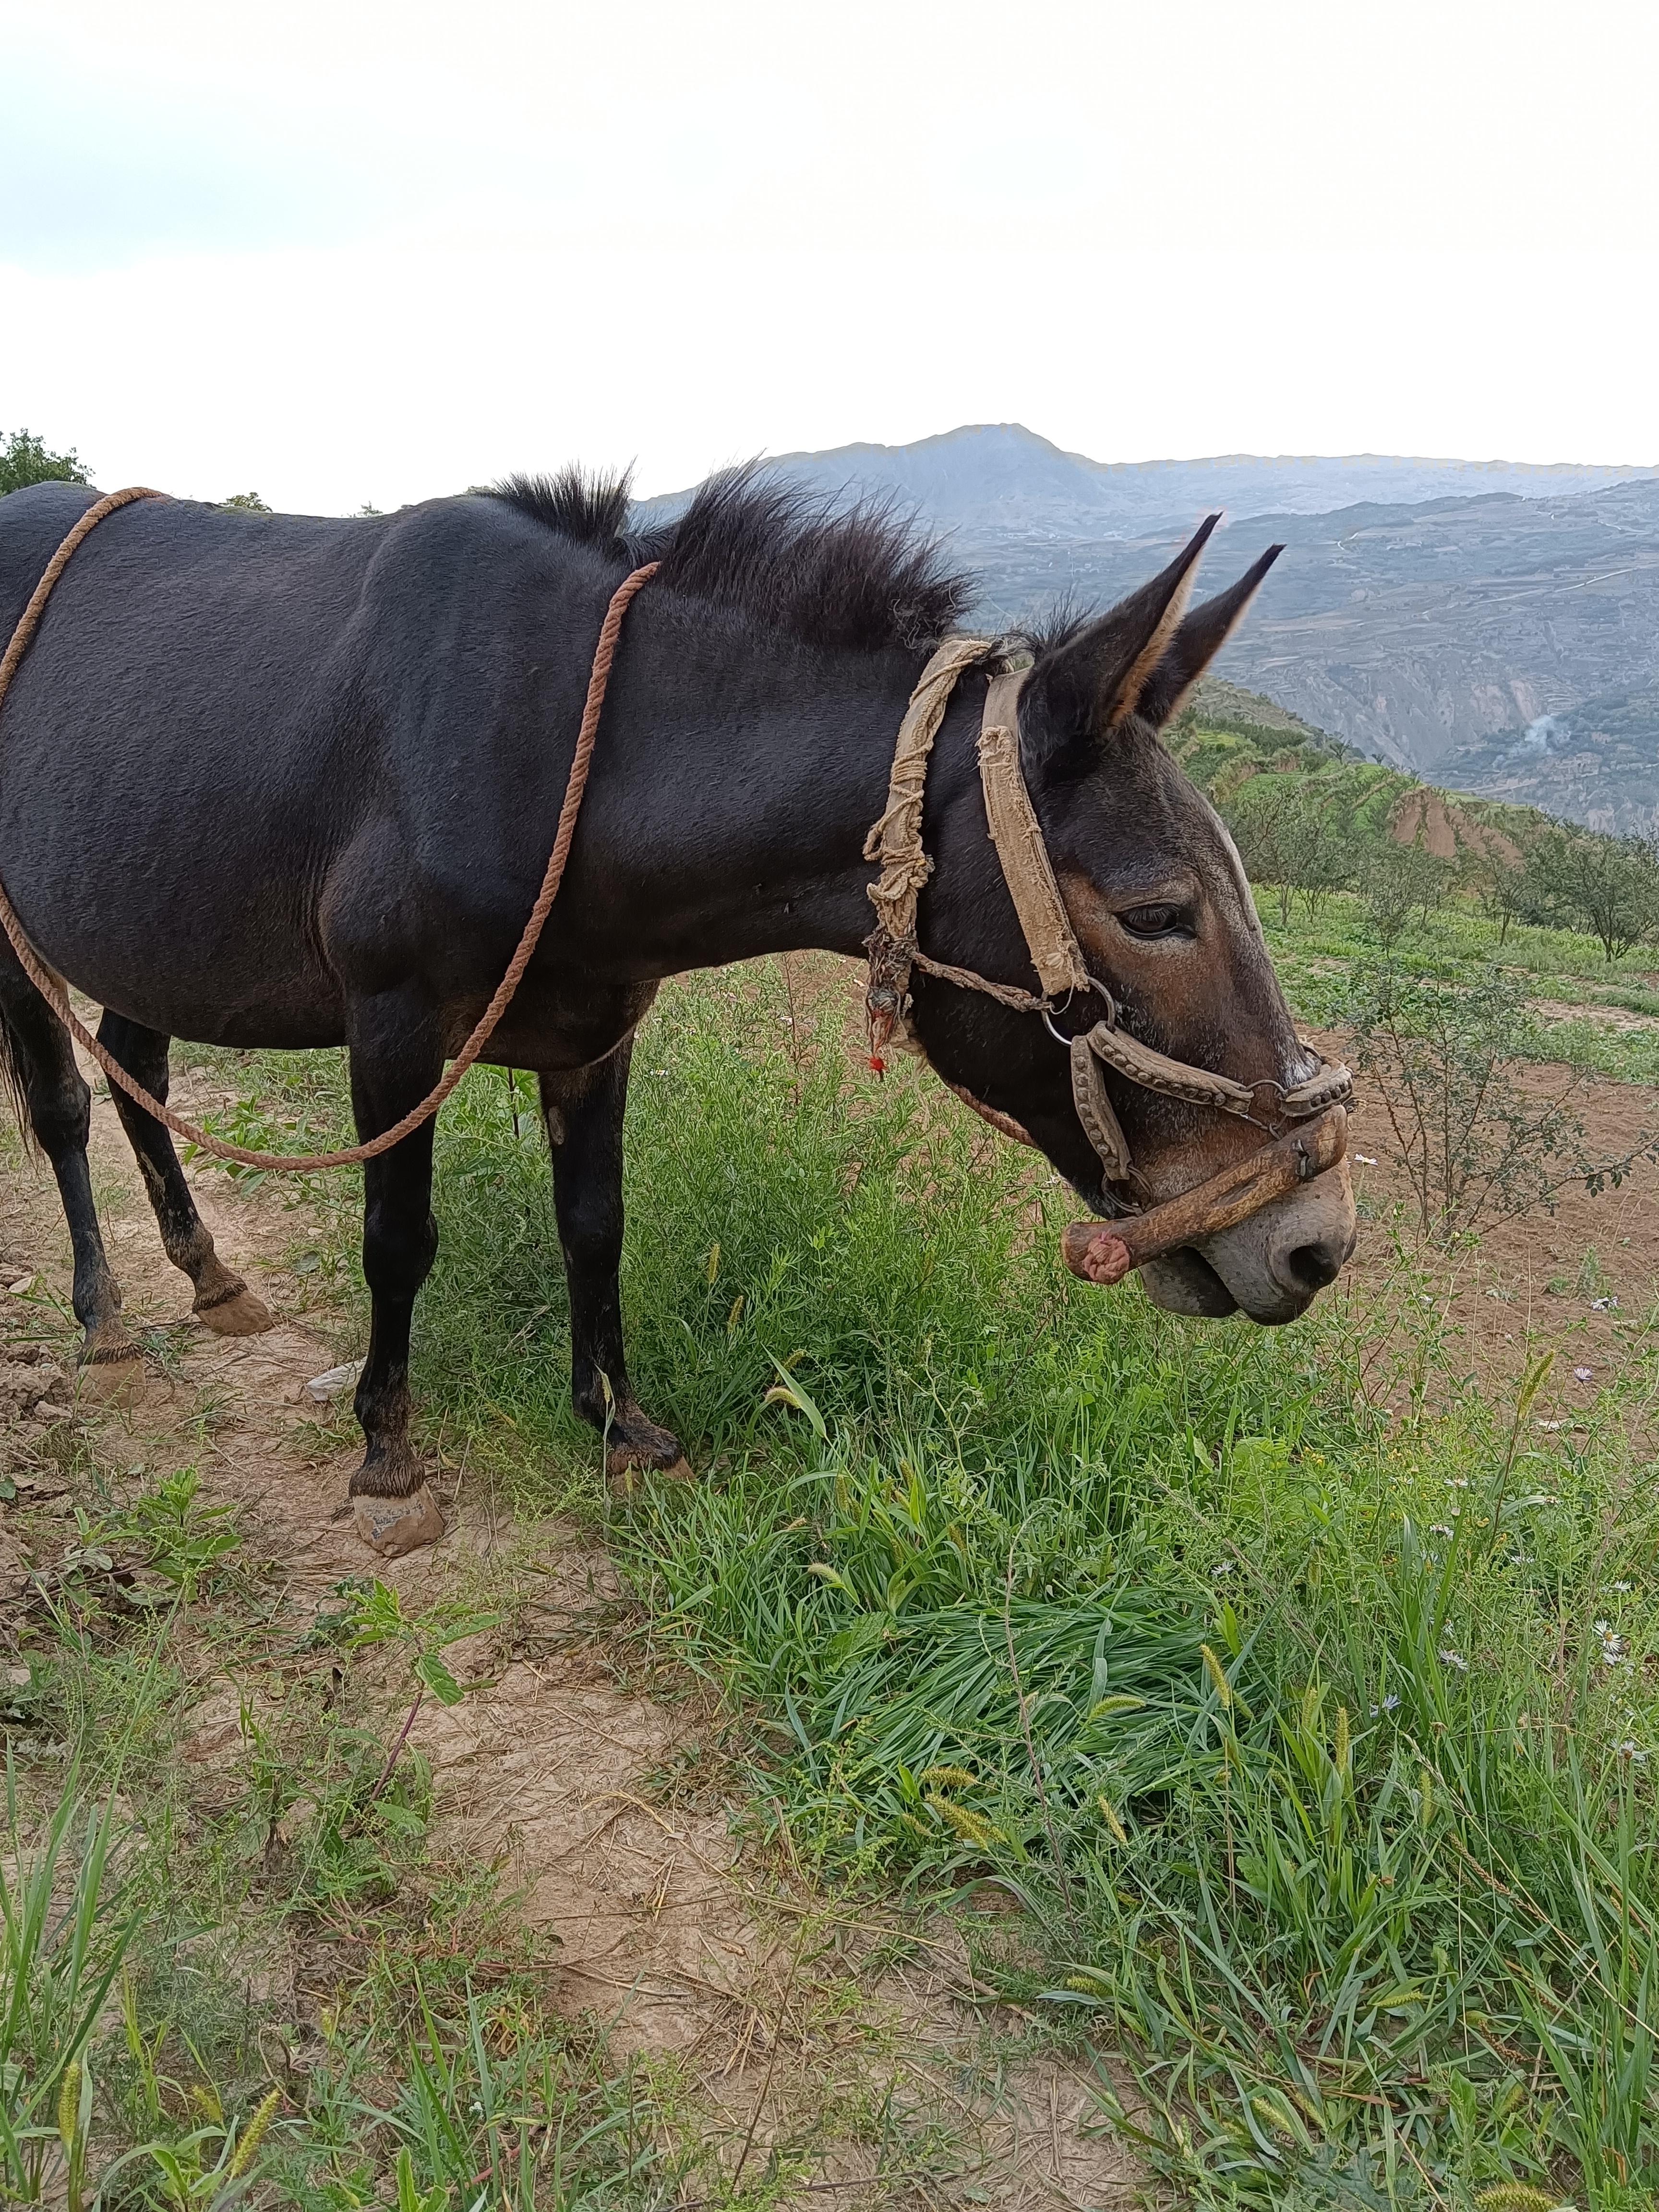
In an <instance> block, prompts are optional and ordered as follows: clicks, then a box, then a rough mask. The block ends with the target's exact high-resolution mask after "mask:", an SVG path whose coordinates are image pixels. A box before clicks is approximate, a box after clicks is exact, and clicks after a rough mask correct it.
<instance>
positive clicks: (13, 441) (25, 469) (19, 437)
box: [0, 430, 91, 496]
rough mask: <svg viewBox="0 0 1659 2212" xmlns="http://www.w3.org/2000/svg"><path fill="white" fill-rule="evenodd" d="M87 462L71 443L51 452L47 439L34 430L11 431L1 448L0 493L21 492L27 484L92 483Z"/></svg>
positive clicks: (0, 494) (1, 494)
mask: <svg viewBox="0 0 1659 2212" xmlns="http://www.w3.org/2000/svg"><path fill="white" fill-rule="evenodd" d="M90 481H91V479H90V477H88V474H87V471H86V467H85V465H84V464H83V463H82V459H81V457H80V455H79V454H78V453H76V450H75V448H74V447H73V446H71V447H70V449H69V451H68V453H49V452H48V451H47V449H46V440H45V439H44V438H37V437H36V436H35V435H34V433H33V430H11V431H8V432H7V434H6V441H5V445H4V447H3V449H0V496H3V495H5V494H6V493H7V492H9V491H21V490H22V489H23V487H24V485H25V484H37V483H77V484H83V483H90Z"/></svg>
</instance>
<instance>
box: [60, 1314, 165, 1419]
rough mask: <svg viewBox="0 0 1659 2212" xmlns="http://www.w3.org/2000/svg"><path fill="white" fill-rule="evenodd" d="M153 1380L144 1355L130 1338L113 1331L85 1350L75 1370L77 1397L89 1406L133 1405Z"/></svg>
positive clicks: (93, 1342)
mask: <svg viewBox="0 0 1659 2212" xmlns="http://www.w3.org/2000/svg"><path fill="white" fill-rule="evenodd" d="M148 1379H149V1369H148V1367H147V1365H146V1364H145V1360H144V1355H143V1352H140V1350H139V1349H138V1347H137V1345H136V1344H134V1343H133V1342H132V1340H131V1338H130V1337H126V1336H123V1335H121V1334H119V1333H118V1332H116V1331H112V1332H111V1333H110V1334H107V1335H104V1334H100V1335H99V1336H96V1337H94V1339H93V1340H92V1342H91V1343H90V1344H87V1345H83V1346H82V1348H81V1357H80V1359H79V1361H78V1362H77V1364H76V1370H75V1388H76V1395H77V1396H79V1397H81V1398H82V1399H84V1400H85V1401H87V1403H88V1404H89V1405H95V1406H107V1405H110V1404H111V1403H112V1402H116V1401H119V1402H124V1403H130V1402H131V1400H132V1399H134V1398H136V1397H137V1396H138V1395H140V1394H141V1393H142V1391H143V1387H144V1384H145V1383H146V1382H147V1381H148Z"/></svg>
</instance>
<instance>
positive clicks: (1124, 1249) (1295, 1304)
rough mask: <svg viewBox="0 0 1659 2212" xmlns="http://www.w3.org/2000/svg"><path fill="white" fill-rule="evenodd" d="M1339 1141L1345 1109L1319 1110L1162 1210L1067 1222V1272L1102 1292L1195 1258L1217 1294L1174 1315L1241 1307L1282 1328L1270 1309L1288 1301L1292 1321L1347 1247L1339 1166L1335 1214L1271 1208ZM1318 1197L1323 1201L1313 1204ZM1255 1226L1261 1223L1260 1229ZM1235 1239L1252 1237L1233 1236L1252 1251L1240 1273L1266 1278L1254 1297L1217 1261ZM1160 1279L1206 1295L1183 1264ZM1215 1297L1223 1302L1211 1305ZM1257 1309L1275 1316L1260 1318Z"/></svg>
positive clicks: (1323, 1167)
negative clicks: (1170, 1258) (1135, 1273)
mask: <svg viewBox="0 0 1659 2212" xmlns="http://www.w3.org/2000/svg"><path fill="white" fill-rule="evenodd" d="M1347 1143H1348V1117H1347V1114H1346V1110H1345V1109H1343V1108H1342V1107H1340V1106H1331V1107H1328V1108H1327V1109H1326V1110H1325V1112H1324V1113H1322V1115H1319V1117H1318V1118H1317V1120H1316V1121H1309V1122H1307V1123H1306V1124H1304V1126H1303V1127H1300V1128H1298V1129H1294V1130H1292V1131H1291V1133H1290V1134H1289V1135H1288V1136H1284V1137H1280V1138H1279V1139H1276V1141H1275V1142H1273V1144H1270V1145H1264V1146H1262V1147H1261V1150H1260V1151H1259V1152H1252V1153H1250V1154H1249V1156H1248V1157H1247V1158H1244V1159H1242V1160H1235V1161H1234V1162H1233V1163H1232V1164H1231V1166H1230V1167H1225V1168H1224V1169H1223V1170H1221V1172H1220V1173H1219V1174H1218V1175H1213V1176H1210V1178H1209V1179H1208V1181H1207V1182H1201V1183H1198V1184H1196V1185H1194V1188H1192V1189H1191V1190H1185V1191H1182V1193H1181V1194H1180V1195H1179V1197H1176V1198H1171V1199H1168V1200H1165V1201H1164V1204H1163V1205H1162V1206H1152V1207H1151V1208H1149V1209H1148V1211H1147V1212H1145V1213H1135V1214H1130V1215H1127V1217H1125V1218H1123V1219H1121V1220H1117V1221H1112V1222H1098V1221H1074V1222H1073V1224H1072V1225H1071V1226H1070V1227H1069V1228H1068V1229H1067V1230H1066V1231H1065V1233H1064V1235H1063V1236H1062V1237H1061V1239H1060V1250H1061V1253H1062V1255H1063V1256H1064V1258H1065V1261H1066V1266H1067V1267H1069V1268H1070V1269H1071V1270H1072V1272H1073V1274H1075V1275H1081V1276H1082V1277H1083V1278H1084V1279H1085V1281H1088V1282H1091V1283H1100V1284H1110V1283H1116V1282H1121V1280H1122V1279H1123V1277H1124V1276H1125V1275H1127V1273H1129V1272H1130V1270H1131V1269H1132V1268H1134V1267H1145V1266H1146V1265H1147V1264H1148V1262H1150V1261H1161V1260H1164V1258H1165V1257H1166V1255H1175V1256H1176V1258H1178V1259H1179V1260H1182V1261H1188V1262H1190V1261H1193V1260H1196V1261H1198V1262H1199V1263H1200V1267H1202V1268H1203V1270H1204V1271H1205V1273H1206V1274H1212V1275H1213V1276H1214V1277H1215V1278H1216V1279H1217V1283H1218V1296H1217V1297H1212V1301H1211V1302H1210V1303H1208V1304H1188V1303H1186V1302H1185V1301H1184V1300H1183V1301H1182V1304H1181V1307H1180V1310H1183V1311H1187V1312H1219V1313H1230V1312H1231V1311H1232V1310H1233V1307H1234V1306H1235V1305H1242V1306H1243V1308H1244V1309H1245V1310H1246V1311H1247V1312H1248V1313H1249V1314H1251V1315H1252V1316H1255V1318H1257V1319H1261V1320H1274V1321H1277V1320H1280V1319H1283V1320H1289V1319H1291V1317H1292V1315H1291V1313H1290V1312H1286V1313H1284V1314H1280V1313H1279V1311H1278V1310H1276V1309H1277V1308H1278V1307H1279V1306H1280V1305H1281V1304H1286V1303H1287V1302H1288V1303H1290V1304H1291V1307H1292V1310H1293V1312H1296V1313H1299V1312H1300V1311H1301V1310H1302V1309H1303V1307H1304V1306H1305V1305H1306V1304H1307V1303H1308V1301H1309V1300H1310V1298H1311V1297H1314V1295H1315V1294H1316V1292H1317V1291H1321V1290H1322V1289H1323V1288H1324V1286H1325V1285H1326V1284H1327V1283H1329V1282H1333V1281H1334V1279H1335V1278H1336V1275H1337V1272H1338V1270H1339V1269H1340V1267H1341V1265H1342V1262H1343V1261H1345V1260H1346V1258H1347V1256H1348V1253H1349V1251H1350V1250H1351V1249H1352V1243H1353V1218H1354V1217H1353V1199H1352V1193H1351V1192H1349V1191H1348V1189H1347V1187H1346V1184H1347V1178H1346V1167H1345V1168H1344V1172H1343V1175H1342V1177H1341V1185H1342V1196H1343V1201H1344V1202H1339V1204H1338V1205H1337V1206H1334V1207H1332V1206H1328V1205H1325V1204H1323V1203H1321V1204H1319V1205H1318V1206H1316V1207H1315V1208H1314V1209H1313V1210H1312V1212H1310V1211H1309V1209H1308V1208H1307V1207H1305V1206H1285V1205H1282V1204H1281V1203H1280V1201H1285V1200H1290V1199H1291V1197H1292V1194H1297V1193H1299V1192H1302V1191H1304V1189H1305V1188H1306V1187H1308V1186H1310V1185H1312V1184H1314V1183H1316V1182H1318V1181H1319V1180H1320V1178H1322V1177H1326V1176H1329V1174H1330V1172H1331V1170H1333V1169H1334V1168H1336V1167H1338V1166H1340V1165H1343V1164H1344V1163H1345V1162H1346V1153H1347ZM1327 1195H1328V1194H1324V1193H1322V1194H1321V1197H1322V1200H1323V1199H1324V1198H1325V1197H1326V1196H1327ZM1275 1209H1277V1210H1276V1211H1275ZM1258 1224H1262V1225H1265V1227H1264V1228H1263V1229H1262V1230H1261V1231H1258V1230H1257V1225H1258ZM1244 1231H1249V1232H1251V1233H1250V1234H1249V1235H1248V1236H1245V1237H1243V1238H1242V1242H1243V1243H1246V1244H1252V1245H1255V1244H1259V1245H1260V1247H1261V1250H1260V1253H1259V1254H1258V1255H1257V1263H1256V1265H1255V1266H1254V1267H1251V1268H1250V1269H1249V1270H1248V1271H1247V1272H1248V1273H1249V1274H1251V1275H1252V1276H1255V1277H1259V1276H1262V1275H1264V1274H1265V1276H1266V1278H1267V1282H1268V1284H1270V1285H1271V1287H1270V1288H1269V1289H1267V1290H1262V1289H1261V1287H1260V1286H1259V1285H1257V1284H1256V1283H1255V1282H1253V1283H1252V1284H1251V1285H1250V1288H1251V1289H1253V1290H1255V1291H1257V1295H1256V1296H1255V1297H1252V1296H1249V1295H1247V1294H1246V1292H1245V1291H1244V1290H1243V1288H1241V1286H1240V1285H1238V1284H1237V1283H1235V1282H1234V1281H1233V1280H1232V1279H1231V1273H1230V1271H1229V1269H1228V1267H1227V1266H1226V1265H1225V1261H1218V1257H1217V1253H1216V1248H1218V1246H1220V1245H1221V1244H1222V1243H1224V1241H1225V1240H1227V1239H1228V1238H1229V1237H1231V1240H1232V1242H1233V1243H1234V1244H1240V1243H1241V1232H1244ZM1165 1272H1166V1273H1168V1274H1169V1275H1170V1278H1171V1279H1173V1278H1174V1277H1175V1276H1176V1275H1178V1274H1179V1275H1182V1276H1184V1277H1185V1278H1187V1279H1188V1283H1187V1287H1188V1292H1189V1294H1190V1296H1191V1297H1193V1298H1194V1299H1198V1298H1201V1297H1206V1296H1208V1295H1209V1294H1208V1292H1207V1286H1206V1284H1205V1282H1204V1280H1203V1277H1202V1276H1201V1275H1200V1273H1199V1272H1198V1269H1197V1268H1195V1267H1192V1266H1191V1265H1188V1266H1187V1267H1184V1268H1177V1267H1174V1266H1173V1265H1171V1266H1170V1267H1168V1268H1167V1269H1166V1271H1165ZM1220 1297H1225V1298H1226V1299H1227V1300H1228V1303H1226V1304H1220V1303H1219V1302H1218V1300H1219V1298H1220ZM1259 1307H1261V1308H1271V1309H1274V1310H1271V1311H1265V1310H1264V1311H1260V1312H1259V1311H1258V1308H1259Z"/></svg>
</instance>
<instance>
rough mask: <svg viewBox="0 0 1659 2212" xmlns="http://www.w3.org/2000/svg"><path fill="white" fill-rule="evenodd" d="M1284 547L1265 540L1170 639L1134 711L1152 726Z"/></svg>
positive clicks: (1208, 656)
mask: <svg viewBox="0 0 1659 2212" xmlns="http://www.w3.org/2000/svg"><path fill="white" fill-rule="evenodd" d="M1284 550H1285V548H1284V547H1283V546H1282V545H1270V546H1269V547H1268V548H1267V551H1266V552H1265V553H1264V554H1263V555H1262V556H1261V559H1260V560H1259V561H1258V562H1256V564H1255V568H1247V569H1246V570H1245V572H1244V574H1243V575H1242V576H1241V577H1240V578H1239V580H1238V581H1237V583H1236V584H1235V585H1234V586H1232V588H1231V591H1226V592H1217V593H1216V595H1215V597H1214V599H1206V600H1205V602H1204V604H1203V605H1202V606H1201V607H1194V609H1193V611H1192V612H1191V614H1189V615H1188V617H1187V618H1186V620H1185V621H1184V622H1183V623H1181V625H1180V627H1179V628H1178V629H1176V633H1175V635H1174V636H1173V637H1171V638H1170V640H1169V641H1168V643H1167V644H1166V645H1165V647H1164V651H1163V653H1161V654H1160V656H1159V658H1158V663H1157V665H1156V666H1155V667H1154V668H1153V670H1152V673H1151V675H1150V676H1149V677H1148V678H1147V679H1146V685H1145V687H1144V689H1143V690H1142V691H1141V694H1140V704H1139V710H1138V711H1139V714H1141V715H1142V716H1143V717H1144V719H1145V720H1147V721H1149V722H1150V723H1151V724H1152V727H1153V728H1154V729H1155V730H1161V729H1162V728H1163V727H1164V724H1165V723H1166V722H1167V721H1169V720H1170V719H1171V717H1172V716H1173V715H1175V714H1176V713H1178V712H1179V710H1180V708H1181V704H1182V701H1183V700H1184V699H1185V698H1186V696H1187V694H1188V692H1189V691H1190V690H1192V688H1193V686H1194V684H1196V683H1197V681H1198V679H1199V678H1200V676H1201V675H1202V674H1203V673H1204V671H1205V670H1206V668H1207V667H1208V666H1209V665H1210V663H1211V662H1212V660H1213V659H1215V657H1216V655H1217V653H1219V652H1220V650H1221V648H1222V647H1223V646H1224V645H1225V643H1226V642H1227V640H1228V639H1229V637H1231V635H1232V633H1233V630H1234V629H1236V628H1237V624H1238V622H1239V619H1240V617H1242V616H1243V612H1244V610H1245V608H1246V607H1248V606H1249V604H1250V601H1251V600H1252V599H1254V598H1255V595H1256V592H1258V591H1259V590H1260V588H1261V579H1262V578H1263V577H1264V576H1265V575H1266V574H1267V571H1268V569H1269V568H1272V567H1273V562H1275V561H1277V560H1278V558H1279V555H1280V554H1281V553H1282V552H1283V551H1284Z"/></svg>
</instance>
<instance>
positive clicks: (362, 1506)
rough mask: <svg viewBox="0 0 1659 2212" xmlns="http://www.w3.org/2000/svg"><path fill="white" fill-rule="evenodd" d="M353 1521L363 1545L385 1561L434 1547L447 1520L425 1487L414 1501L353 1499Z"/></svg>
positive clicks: (417, 1493)
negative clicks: (430, 1546) (429, 1546)
mask: <svg viewBox="0 0 1659 2212" xmlns="http://www.w3.org/2000/svg"><path fill="white" fill-rule="evenodd" d="M352 1518H353V1519H354V1520H355V1521H356V1524H357V1534H359V1535H360V1536H361V1537H362V1540H363V1541H364V1543H366V1544H367V1545H368V1548H369V1550H370V1551H371V1552H378V1553H380V1557H381V1558H382V1559H402V1557H403V1555H404V1553H405V1552H418V1551H419V1550H420V1548H421V1547H422V1544H435V1543H436V1542H437V1541H438V1539H439V1537H440V1536H441V1535H442V1534H443V1533H444V1516H443V1515H442V1514H441V1512H440V1511H439V1510H438V1501H437V1499H436V1498H435V1497H434V1496H433V1495H432V1492H431V1491H430V1490H429V1489H428V1487H427V1486H426V1484H425V1483H422V1485H421V1486H420V1488H419V1489H418V1490H417V1491H416V1492H415V1495H414V1496H413V1497H412V1498H354V1499H353V1500H352Z"/></svg>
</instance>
